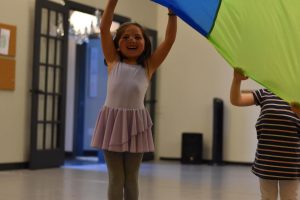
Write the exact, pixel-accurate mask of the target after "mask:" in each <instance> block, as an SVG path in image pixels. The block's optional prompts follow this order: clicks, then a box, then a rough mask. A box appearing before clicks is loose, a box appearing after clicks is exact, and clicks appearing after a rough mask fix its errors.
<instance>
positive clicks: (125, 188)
mask: <svg viewBox="0 0 300 200" xmlns="http://www.w3.org/2000/svg"><path fill="white" fill-rule="evenodd" d="M104 157H105V161H106V165H107V168H108V176H109V184H108V200H122V199H123V193H124V199H125V200H138V195H139V189H138V176H139V173H138V172H139V167H140V164H141V162H142V158H143V154H142V153H128V152H124V153H119V152H111V151H104Z"/></svg>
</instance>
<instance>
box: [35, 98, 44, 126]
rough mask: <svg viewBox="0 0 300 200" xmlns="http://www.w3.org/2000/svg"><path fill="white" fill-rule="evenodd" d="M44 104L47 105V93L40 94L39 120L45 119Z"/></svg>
mask: <svg viewBox="0 0 300 200" xmlns="http://www.w3.org/2000/svg"><path fill="white" fill-rule="evenodd" d="M44 106H45V95H41V94H40V95H38V109H37V110H38V118H37V120H38V121H44V113H45V112H44V111H45V109H44Z"/></svg>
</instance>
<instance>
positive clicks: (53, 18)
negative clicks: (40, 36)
mask: <svg viewBox="0 0 300 200" xmlns="http://www.w3.org/2000/svg"><path fill="white" fill-rule="evenodd" d="M56 30H57V23H56V12H55V11H50V36H53V37H56Z"/></svg>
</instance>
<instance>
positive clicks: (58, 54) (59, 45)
mask: <svg viewBox="0 0 300 200" xmlns="http://www.w3.org/2000/svg"><path fill="white" fill-rule="evenodd" d="M61 48H62V43H61V41H60V40H58V41H57V45H56V65H57V66H61V53H62V52H61Z"/></svg>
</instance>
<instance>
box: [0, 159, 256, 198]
mask: <svg viewBox="0 0 300 200" xmlns="http://www.w3.org/2000/svg"><path fill="white" fill-rule="evenodd" d="M250 169H251V167H250V166H211V165H206V164H203V165H182V164H180V163H179V162H176V161H172V162H166V161H158V162H145V163H143V164H142V167H141V173H140V182H139V183H140V199H141V200H258V199H259V187H258V183H257V178H256V176H255V175H253V174H252V173H251V172H250ZM106 190H107V171H106V166H105V165H104V164H96V163H89V164H80V163H77V164H76V163H67V164H66V165H65V166H63V167H61V168H55V169H45V170H35V171H31V170H16V171H0V200H106V199H107V198H106Z"/></svg>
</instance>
